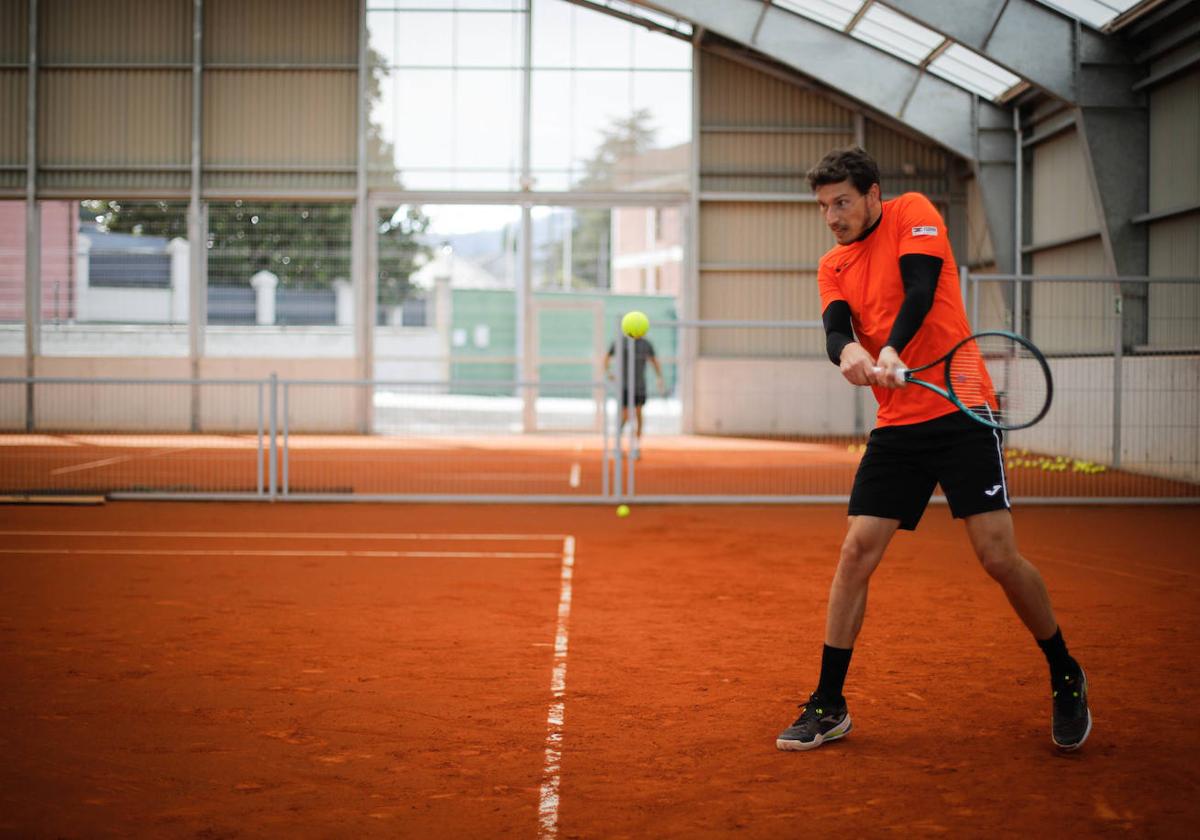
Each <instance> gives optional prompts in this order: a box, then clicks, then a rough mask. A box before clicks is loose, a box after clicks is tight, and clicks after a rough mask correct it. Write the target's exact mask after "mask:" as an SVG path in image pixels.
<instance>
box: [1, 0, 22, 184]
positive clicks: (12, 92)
mask: <svg viewBox="0 0 1200 840" xmlns="http://www.w3.org/2000/svg"><path fill="white" fill-rule="evenodd" d="M27 11H28V3H27V2H26V0H0V114H4V115H5V119H3V120H0V190H10V191H13V192H15V191H17V190H20V189H21V188H22V187H23V186H24V184H25V172H24V169H23V166H24V164H25V101H26V88H27V85H28V81H27V76H26V72H25V70H24V69H23V68H20V67H14V66H11V65H17V64H24V63H25V62H26V61H28V59H29V47H28V34H29V20H28V16H27ZM4 65H10V66H4ZM8 115H12V116H11V118H10V117H9V116H8Z"/></svg>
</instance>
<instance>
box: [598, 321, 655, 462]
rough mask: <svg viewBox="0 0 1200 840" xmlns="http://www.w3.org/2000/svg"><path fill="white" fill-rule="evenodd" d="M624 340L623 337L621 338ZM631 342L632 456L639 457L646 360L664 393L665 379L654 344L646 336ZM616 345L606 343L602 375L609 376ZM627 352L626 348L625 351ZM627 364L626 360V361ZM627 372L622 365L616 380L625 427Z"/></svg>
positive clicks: (627, 398)
mask: <svg viewBox="0 0 1200 840" xmlns="http://www.w3.org/2000/svg"><path fill="white" fill-rule="evenodd" d="M622 341H625V339H622ZM632 343H633V405H634V413H635V415H636V417H637V425H636V427H635V430H636V432H635V434H636V438H637V440H636V441H635V442H634V446H633V457H634V458H640V457H641V454H642V406H644V405H645V404H646V362H650V364H652V365H653V366H654V375H655V376H657V377H658V390H659V392H660V393H664V394H665V393H666V379H665V378H664V377H663V370H662V365H660V364H659V363H658V356H657V355H655V352H654V345H653V344H651V343H650V339H648V338H635V339H632ZM616 352H617V345H616V344H615V343H613V344H610V345H608V352H607V353H605V354H604V375H605V376H609V377H610V376H611V375H612V374H610V373H609V366H610V365H611V364H612V359H613V356H614V355H616ZM626 352H628V350H627V351H626ZM626 364H628V362H626ZM628 375H629V374H628V373H627V372H626V370H625V368H624V367H622V369H621V371H620V375H619V376H618V377H617V381H619V382H620V383H621V386H620V387H621V397H620V401H621V428H622V429H623V428H625V423H626V422H627V421H628V420H629V382H628V381H627V378H628Z"/></svg>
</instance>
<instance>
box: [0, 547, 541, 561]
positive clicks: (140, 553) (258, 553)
mask: <svg viewBox="0 0 1200 840" xmlns="http://www.w3.org/2000/svg"><path fill="white" fill-rule="evenodd" d="M0 554H38V555H57V554H84V555H103V556H109V555H111V556H117V557H123V556H132V557H427V558H433V559H438V558H442V559H445V558H457V557H494V558H497V559H507V560H525V559H530V558H550V557H559V556H561V555H559V554H558V553H557V552H553V551H352V550H347V551H337V550H329V551H317V550H314V551H304V550H300V549H297V550H287V549H283V550H278V551H276V550H266V549H236V548H195V549H187V548H0Z"/></svg>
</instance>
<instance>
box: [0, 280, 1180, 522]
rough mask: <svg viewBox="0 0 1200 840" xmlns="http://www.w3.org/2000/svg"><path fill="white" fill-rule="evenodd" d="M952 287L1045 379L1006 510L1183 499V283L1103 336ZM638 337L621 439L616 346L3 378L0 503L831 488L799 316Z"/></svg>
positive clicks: (861, 417) (1081, 307)
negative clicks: (632, 407)
mask: <svg viewBox="0 0 1200 840" xmlns="http://www.w3.org/2000/svg"><path fill="white" fill-rule="evenodd" d="M970 280H971V282H970V283H969V289H970V294H969V298H968V299H969V301H970V305H971V307H972V309H976V308H977V310H976V311H978V312H979V313H980V314H979V316H978V317H979V318H980V322H979V323H977V325H976V326H977V327H979V328H990V327H1005V328H1013V327H1014V326H1018V327H1020V328H1021V331H1023V332H1025V333H1026V334H1028V335H1030V337H1031V338H1033V340H1034V341H1035V342H1036V343H1038V344H1039V346H1041V347H1042V348H1043V350H1045V352H1046V353H1047V356H1048V358H1049V361H1050V365H1051V369H1052V371H1053V374H1054V377H1055V383H1056V396H1055V401H1054V404H1053V406H1052V408H1051V410H1050V413H1049V414H1048V415H1047V417H1046V419H1045V420H1044V421H1042V422H1041V423H1039V424H1038V425H1037V426H1035V427H1033V428H1031V429H1026V430H1021V431H1018V432H1013V433H1011V434H1010V435H1008V436H1007V439H1006V455H1007V464H1008V469H1009V473H1010V485H1011V488H1012V492H1013V495H1014V497H1015V498H1016V499H1017V500H1018V501H1022V500H1023V501H1033V500H1045V501H1062V500H1085V501H1092V502H1097V503H1099V502H1106V501H1131V500H1140V499H1144V500H1156V501H1172V500H1173V501H1183V502H1192V503H1195V502H1200V421H1198V420H1197V418H1198V417H1200V347H1193V346H1190V345H1189V343H1188V342H1189V341H1190V340H1191V339H1192V338H1193V337H1195V336H1197V335H1200V312H1198V310H1197V307H1196V306H1195V305H1194V304H1191V303H1189V298H1187V297H1186V294H1190V293H1191V290H1192V287H1190V286H1188V285H1187V284H1175V285H1173V286H1172V288H1177V289H1181V290H1188V291H1187V292H1185V294H1184V295H1183V296H1180V295H1179V294H1176V295H1175V297H1174V298H1173V299H1172V302H1171V304H1170V305H1166V304H1165V303H1164V301H1162V300H1159V299H1157V295H1156V294H1151V295H1149V296H1147V298H1146V304H1145V306H1144V307H1143V311H1144V313H1145V316H1144V318H1142V322H1141V324H1140V325H1139V326H1137V327H1136V329H1135V328H1133V327H1127V326H1126V325H1125V318H1126V317H1128V314H1127V313H1128V312H1129V310H1130V307H1129V306H1128V305H1126V306H1124V307H1123V310H1124V313H1126V314H1125V315H1123V313H1122V311H1120V310H1118V308H1117V307H1116V306H1115V305H1113V299H1112V297H1111V296H1109V295H1106V296H1105V298H1106V300H1107V303H1108V305H1109V307H1110V309H1111V311H1110V313H1109V314H1108V315H1106V316H1104V317H1101V316H1100V315H1099V314H1097V313H1096V312H1094V311H1093V310H1094V308H1095V305H1096V302H1095V301H1094V300H1092V299H1091V298H1089V297H1088V296H1087V295H1078V294H1066V295H1064V294H1061V293H1060V292H1058V291H1056V290H1057V289H1060V288H1067V289H1083V288H1087V287H1086V286H1084V285H1083V284H1082V283H1079V282H1075V281H1070V282H1068V281H1058V280H1049V281H1047V282H1046V283H1045V284H1042V285H1034V286H1033V287H1032V288H1030V289H1025V290H1024V292H1026V293H1027V296H1026V297H1025V298H1024V300H1025V301H1029V299H1030V297H1032V298H1033V302H1034V305H1033V306H1032V307H1028V306H1027V305H1026V304H1022V303H1020V301H1016V305H1014V298H1015V297H1016V294H1015V288H1016V287H1015V286H1012V285H1010V286H1008V287H1006V286H1005V285H1004V284H1005V283H1009V284H1016V283H1025V282H1027V281H1026V280H1025V279H1024V278H1021V279H1019V280H1017V279H1012V278H1009V279H1006V278H1003V277H995V276H986V277H985V276H979V277H974V278H970ZM1101 288H1102V287H1101ZM1108 288H1109V289H1110V290H1111V289H1112V288H1113V287H1112V286H1111V285H1110V286H1109V287H1108ZM1147 291H1150V292H1153V287H1147ZM1006 301H1007V303H1006ZM1014 312H1022V313H1023V315H1022V316H1021V318H1022V319H1023V321H1021V322H1017V321H1014V319H1013V313H1014ZM1139 317H1141V316H1139ZM1130 330H1133V334H1132V343H1130V342H1129V341H1127V340H1126V339H1129V338H1130ZM1138 330H1141V331H1142V333H1140V334H1141V335H1144V338H1145V339H1146V340H1144V341H1139V340H1138V335H1139V333H1138V332H1137V331H1138ZM1164 330H1165V332H1164ZM1117 336H1123V339H1122V341H1121V346H1120V347H1119V348H1118V342H1117ZM649 337H650V338H651V339H652V340H653V341H654V342H656V345H657V346H661V347H665V348H669V350H668V352H666V353H664V354H663V355H662V357H661V358H659V360H658V361H659V364H660V366H661V367H662V370H663V373H664V379H663V382H662V385H661V387H660V386H659V383H658V381H657V376H655V374H654V373H653V372H652V370H647V372H646V381H645V386H646V388H645V390H646V395H645V397H646V398H645V403H644V405H643V406H642V415H643V418H642V419H643V433H642V436H641V440H640V441H638V440H637V437H636V433H635V428H634V425H635V424H634V422H633V421H632V420H631V422H629V423H627V424H625V426H624V427H623V428H622V427H620V424H619V415H620V408H619V406H620V404H621V403H625V404H633V403H636V402H638V400H636V398H635V397H636V395H631V394H628V393H627V394H626V396H625V397H624V399H621V400H619V399H618V388H619V383H620V382H622V381H623V382H624V383H625V387H626V388H627V389H629V388H631V387H632V385H633V383H634V382H635V381H636V377H630V376H628V375H626V376H625V377H621V376H619V375H618V371H619V370H621V367H622V366H624V367H625V368H626V373H627V374H628V365H629V364H630V363H631V362H633V361H634V357H633V356H631V355H628V354H626V353H625V350H626V349H627V348H626V346H625V343H624V342H623V341H622V342H617V345H616V348H615V349H617V351H618V353H617V358H616V359H615V360H614V362H615V365H614V366H613V368H612V370H611V373H612V377H611V378H610V379H588V380H582V381H571V382H551V381H500V380H496V379H491V378H489V379H486V380H480V381H478V382H476V381H473V380H470V379H466V378H461V377H460V378H451V379H442V380H439V381H416V380H382V379H369V380H368V379H363V380H337V379H329V380H321V379H279V378H277V377H275V376H271V377H268V378H265V379H219V380H218V379H211V380H208V379H131V378H123V379H116V378H102V377H100V378H90V377H37V378H24V377H10V378H3V379H0V494H10V495H12V494H24V495H37V494H69V493H89V494H108V495H111V496H113V497H117V498H127V497H139V498H148V497H155V498H222V499H288V500H345V501H365V500H381V499H388V500H410V501H412V500H430V501H436V500H445V501H546V502H552V501H553V502H593V503H597V502H611V501H615V500H632V499H637V500H644V501H661V502H673V501H692V502H708V501H711V502H734V501H769V502H813V501H821V502H824V501H838V500H842V499H845V498H846V496H847V494H848V493H849V489H850V486H851V483H852V480H853V474H854V470H855V469H856V467H857V463H858V459H859V457H860V455H861V452H862V449H863V445H864V442H865V439H866V433H867V430H869V429H870V427H871V426H872V425H873V412H874V402H873V400H872V399H871V396H870V393H869V391H868V390H866V389H859V388H853V387H851V386H849V385H847V384H846V383H845V381H844V380H842V378H841V376H840V374H839V372H838V370H837V368H836V367H835V366H834V365H831V364H830V363H829V361H828V359H827V358H826V357H825V355H824V350H823V343H824V342H823V337H822V335H821V330H820V325H819V323H817V322H768V323H763V322H741V321H720V322H713V321H674V322H660V323H656V324H654V325H653V327H652V329H651V333H650V335H649ZM1105 342H1111V343H1108V344H1107V345H1106V346H1105ZM1197 343H1200V342H1197ZM596 369H599V368H596Z"/></svg>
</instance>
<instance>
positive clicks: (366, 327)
mask: <svg viewBox="0 0 1200 840" xmlns="http://www.w3.org/2000/svg"><path fill="white" fill-rule="evenodd" d="M370 73H371V68H370V64H369V61H368V50H367V4H366V0H358V87H357V105H356V111H355V114H356V123H355V132H356V135H355V149H356V152H355V159H356V162H357V165H356V166H355V171H354V210H353V212H352V213H351V214H350V262H351V268H350V275H351V278H352V280H351V282H352V285H353V287H354V290H355V302H356V304H357V305H356V306H355V308H354V345H355V355H356V356H357V358H358V376H359V378H360V379H363V380H366V381H370V380H373V379H374V378H375V320H376V318H375V312H376V306H377V305H378V304H377V300H376V287H375V283H376V273H375V270H374V269H375V267H374V265H373V263H374V260H372V259H371V256H370V255H371V254H372V253H373V252H374V248H373V245H374V243H373V239H374V236H375V209H374V206H373V205H372V204H371V203H370V202H369V200H368V198H367V120H368V118H369V116H370V115H369V114H368V112H367V108H368V101H367V99H368V90H369V86H368V80H369V77H370ZM374 396H375V394H374V388H373V387H371V386H370V385H367V386H364V387H363V388H362V389H361V390H360V391H359V392H358V398H357V399H358V405H357V419H358V430H359V432H360V433H362V434H369V433H370V431H371V429H372V428H373V426H374V422H375V421H374V416H373V414H374Z"/></svg>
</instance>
